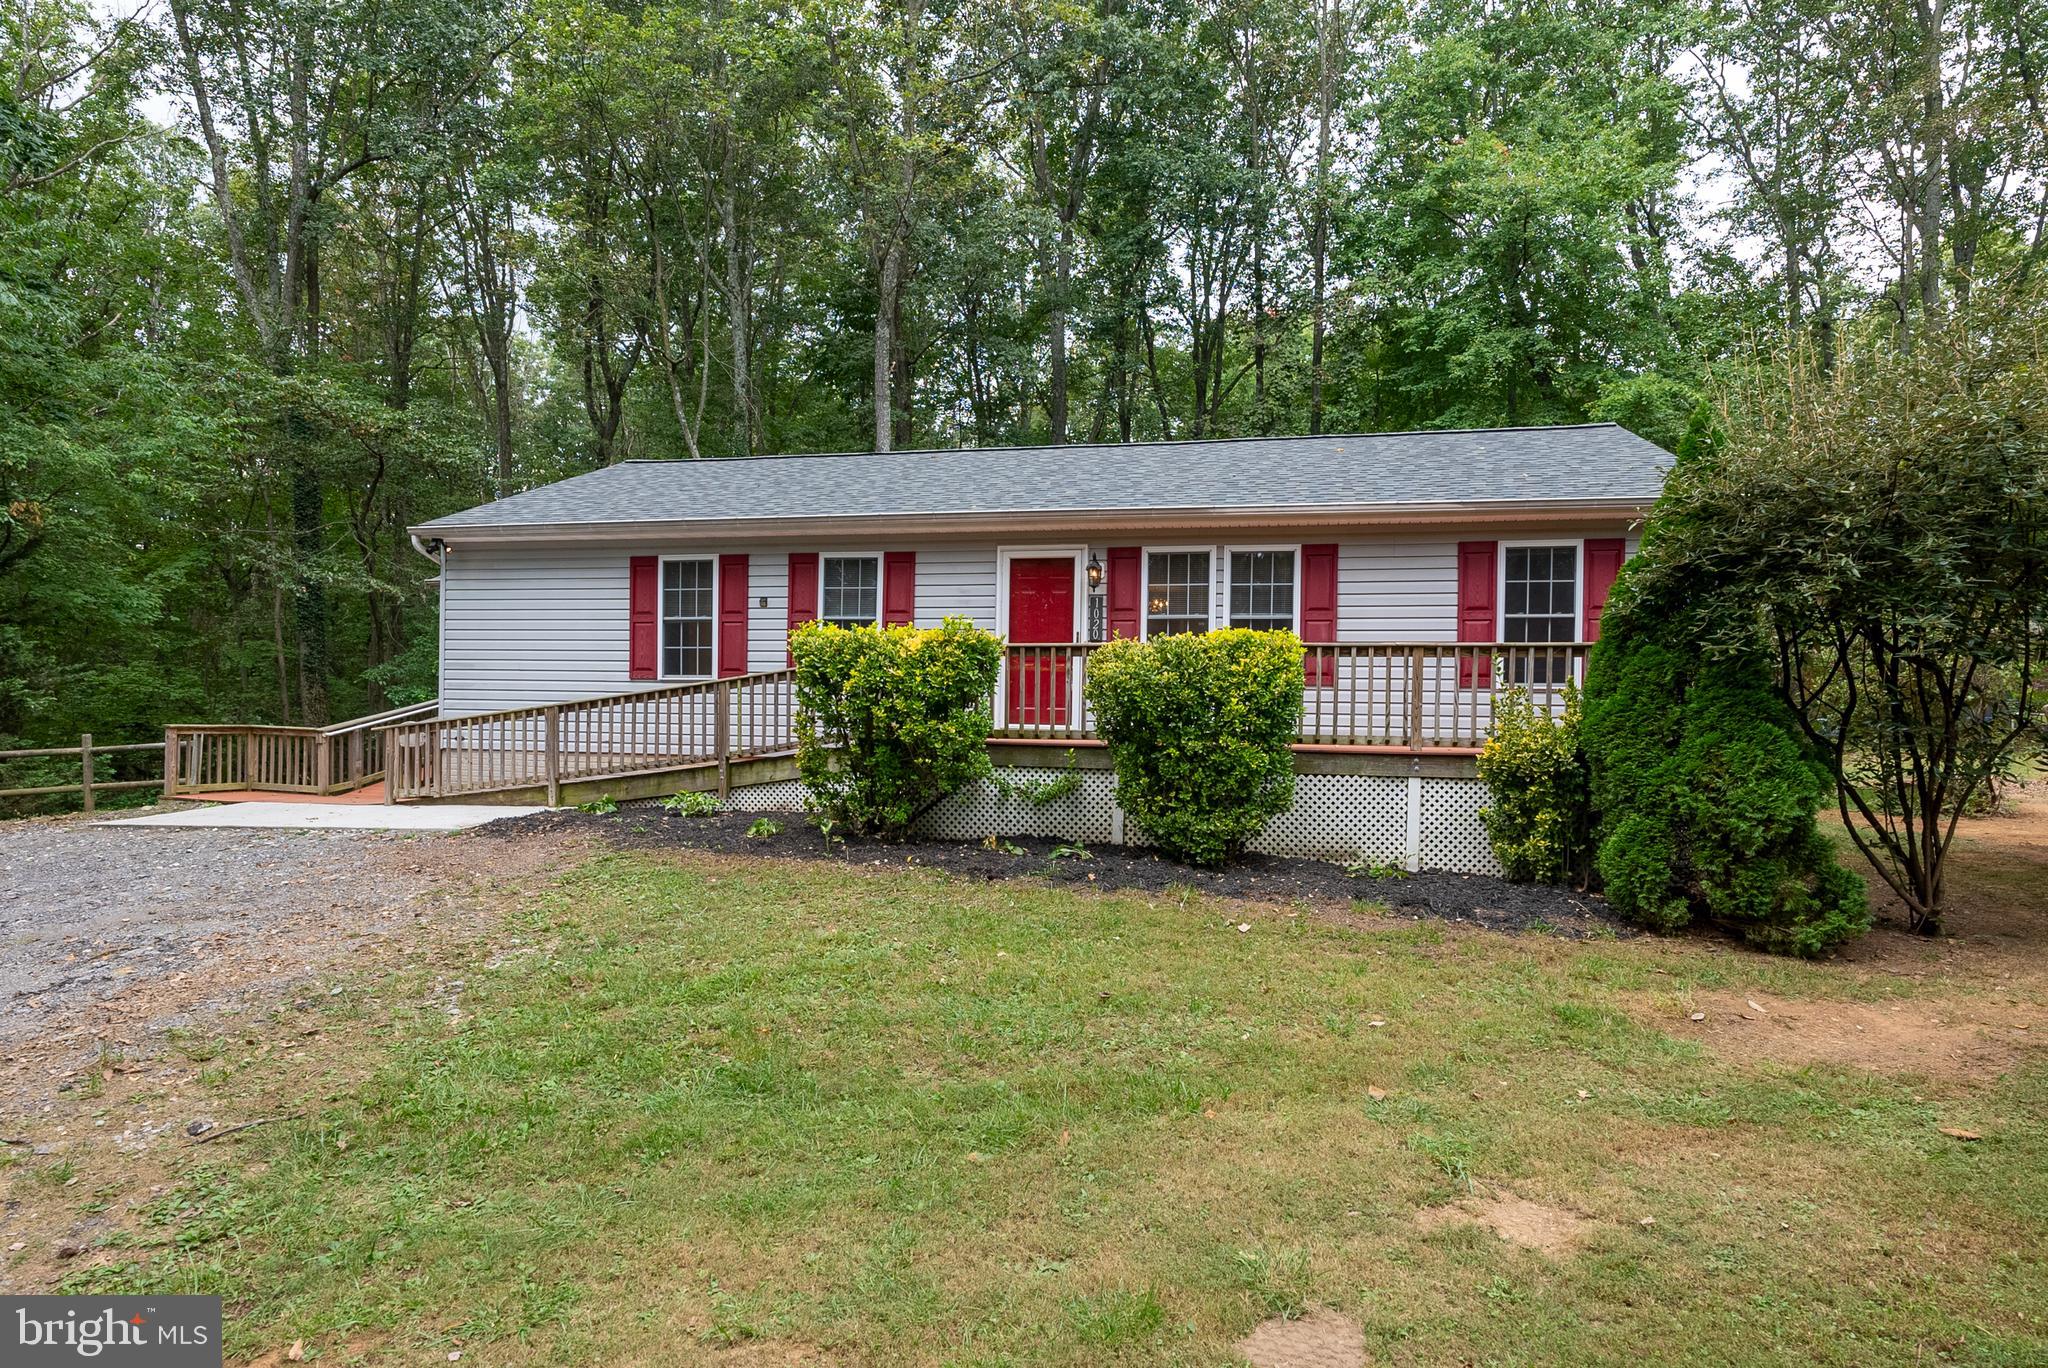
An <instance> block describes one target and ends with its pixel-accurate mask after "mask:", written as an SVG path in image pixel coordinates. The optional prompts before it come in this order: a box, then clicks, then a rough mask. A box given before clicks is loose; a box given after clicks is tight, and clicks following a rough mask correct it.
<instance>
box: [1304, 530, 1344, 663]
mask: <svg viewBox="0 0 2048 1368" xmlns="http://www.w3.org/2000/svg"><path fill="white" fill-rule="evenodd" d="M1301 639H1302V641H1303V643H1304V644H1306V645H1308V646H1311V647H1314V646H1328V645H1332V644H1334V643H1335V642H1336V640H1337V546H1336V543H1334V542H1332V543H1329V544H1326V545H1318V546H1304V547H1302V548H1301ZM1306 674H1307V678H1308V683H1309V684H1310V686H1312V687H1315V688H1323V689H1327V688H1330V687H1332V686H1333V685H1335V684H1336V682H1337V657H1336V654H1335V653H1334V652H1323V653H1321V654H1317V653H1315V652H1313V651H1311V653H1310V657H1309V662H1308V666H1307V670H1306Z"/></svg>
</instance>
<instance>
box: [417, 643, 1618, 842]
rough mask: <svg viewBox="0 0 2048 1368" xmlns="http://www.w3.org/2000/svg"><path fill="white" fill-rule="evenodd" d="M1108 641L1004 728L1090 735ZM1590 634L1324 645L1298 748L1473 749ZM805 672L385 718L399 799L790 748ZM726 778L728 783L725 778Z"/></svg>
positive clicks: (1005, 709) (1007, 680) (1577, 664)
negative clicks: (1507, 698)
mask: <svg viewBox="0 0 2048 1368" xmlns="http://www.w3.org/2000/svg"><path fill="white" fill-rule="evenodd" d="M1096 649H1097V648H1096V647H1094V646H1090V645H1073V646H1012V647H1010V648H1009V649H1008V650H1007V651H1006V652H1005V655H1004V661H1003V668H1002V673H1001V675H1000V677H999V679H998V682H997V685H996V697H995V700H994V702H995V730H994V737H995V738H996V739H1000V740H1011V741H1047V742H1062V741H1087V740H1092V739H1094V737H1095V719H1094V716H1093V713H1092V711H1091V710H1090V709H1089V707H1088V703H1087V694H1086V689H1087V675H1088V660H1089V657H1090V655H1091V654H1092V653H1093V652H1094V651H1095V650H1096ZM1586 649H1587V648H1586V646H1585V644H1584V643H1581V642H1560V643H1556V644H1545V645H1535V646H1532V645H1520V644H1512V645H1510V644H1490V643H1458V644H1451V643H1443V642H1359V643H1348V642H1347V643H1344V644H1341V645H1332V646H1311V647H1309V648H1308V654H1307V659H1306V660H1305V662H1304V664H1303V689H1302V720H1301V732H1300V744H1302V745H1307V746H1340V747H1373V748H1379V749H1397V750H1414V751H1455V750H1461V749H1464V750H1469V749H1474V748H1476V747H1478V746H1479V744H1480V743H1481V742H1482V741H1484V740H1485V739H1486V731H1487V728H1488V727H1489V726H1490V725H1491V724H1492V721H1493V702H1494V699H1495V698H1496V697H1497V696H1498V695H1499V694H1500V692H1502V691H1503V690H1505V689H1507V688H1510V687H1521V688H1524V689H1527V690H1528V691H1529V693H1530V695H1531V696H1532V697H1533V698H1534V699H1535V701H1536V702H1537V703H1538V704H1539V705H1540V706H1543V707H1546V708H1548V709H1550V710H1552V711H1557V710H1560V709H1562V707H1563V704H1564V686H1565V684H1566V683H1567V682H1573V681H1577V680H1579V679H1580V678H1581V677H1582V675H1583V673H1584V669H1585V659H1586ZM795 728H796V684H795V676H794V672H793V671H790V670H773V671H769V672H766V673H763V674H751V675H740V676H737V677H734V678H731V679H721V680H714V681H705V682H701V683H694V684H675V685H669V686H666V687H662V688H655V689H649V690H646V691H644V692H641V693H627V694H613V695H610V696H607V697H604V698H591V699H579V700H577V701H575V702H572V703H559V704H551V705H546V706H540V707H531V708H515V709H510V710H507V711H504V712H491V713H478V714H474V715H472V716H469V717H448V718H425V719H405V720H400V721H396V722H392V723H388V724H385V725H384V726H383V738H384V739H383V748H384V749H383V753H384V754H385V755H387V756H389V757H390V758H391V764H390V765H389V767H388V768H389V773H388V774H387V775H386V777H385V778H386V782H385V788H384V795H385V799H386V801H388V802H403V801H405V800H407V799H412V798H452V797H460V796H462V795H465V794H479V793H494V792H504V791H507V790H513V789H537V790H542V791H544V792H545V793H546V795H547V799H548V802H549V803H550V805H552V804H553V803H554V802H555V801H556V800H557V799H558V798H559V797H560V792H561V786H562V785H563V784H564V783H570V782H577V781H583V780H591V779H611V778H621V779H622V778H627V777H630V776H633V775H640V774H658V773H661V772H663V771H666V770H676V769H684V768H687V767H689V766H693V765H709V764H716V765H719V766H721V767H722V768H721V781H722V779H723V767H726V766H730V765H731V764H732V762H734V761H736V760H751V759H757V758H760V757H762V756H770V755H783V754H787V753H789V752H790V751H792V750H794V749H795V747H796V729H795ZM721 787H723V783H722V782H721Z"/></svg>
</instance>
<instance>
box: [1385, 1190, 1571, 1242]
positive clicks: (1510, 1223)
mask: <svg viewBox="0 0 2048 1368" xmlns="http://www.w3.org/2000/svg"><path fill="white" fill-rule="evenodd" d="M1415 1224H1416V1225H1417V1226H1419V1227H1420V1228H1421V1229H1422V1230H1423V1231H1424V1232H1425V1233H1428V1232H1433V1231H1438V1230H1443V1229H1446V1228H1448V1227H1451V1226H1459V1225H1477V1226H1483V1227H1484V1228H1486V1229H1487V1230H1490V1231H1492V1232H1493V1233H1494V1234H1495V1235H1497V1236H1499V1237H1500V1238H1501V1239H1503V1240H1506V1241H1507V1242H1508V1243H1509V1244H1512V1245H1520V1246H1521V1247H1522V1248H1524V1249H1533V1250H1535V1251H1536V1252H1537V1253H1539V1254H1547V1255H1549V1256H1550V1257H1551V1258H1557V1257H1559V1256H1560V1255H1564V1254H1569V1253H1570V1252H1571V1251H1572V1250H1573V1248H1575V1247H1576V1246H1577V1245H1578V1243H1579V1242H1580V1241H1581V1240H1583V1239H1584V1238H1585V1237H1586V1236H1587V1235H1588V1234H1589V1233H1590V1232H1591V1231H1592V1229H1593V1222H1592V1221H1590V1220H1588V1219H1587V1218H1586V1217H1584V1216H1581V1215H1579V1214H1578V1213H1577V1212H1575V1211H1567V1210H1566V1209H1565V1208H1563V1207H1554V1206H1545V1205H1544V1204H1543V1203H1541V1202H1532V1201H1530V1200H1528V1199H1527V1198H1525V1197H1517V1196H1516V1195H1515V1194H1514V1193H1512V1192H1508V1191H1506V1190H1505V1189H1502V1190H1500V1191H1497V1192H1495V1193H1493V1194H1492V1195H1491V1196H1489V1197H1475V1198H1471V1199H1469V1200H1467V1201H1463V1202H1454V1203H1452V1204H1451V1205H1449V1206H1439V1207H1428V1208H1425V1209H1424V1210H1422V1211H1420V1212H1418V1213H1416V1217H1415Z"/></svg>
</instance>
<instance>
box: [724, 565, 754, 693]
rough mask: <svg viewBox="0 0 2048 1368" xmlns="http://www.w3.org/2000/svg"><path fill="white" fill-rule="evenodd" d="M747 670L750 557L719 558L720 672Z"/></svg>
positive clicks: (730, 672)
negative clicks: (748, 573)
mask: <svg viewBox="0 0 2048 1368" xmlns="http://www.w3.org/2000/svg"><path fill="white" fill-rule="evenodd" d="M746 672H747V558H746V557H745V556H720V557H719V558H718V673H719V676H720V677H721V678H723V677H724V676H726V675H743V674H745V673H746Z"/></svg>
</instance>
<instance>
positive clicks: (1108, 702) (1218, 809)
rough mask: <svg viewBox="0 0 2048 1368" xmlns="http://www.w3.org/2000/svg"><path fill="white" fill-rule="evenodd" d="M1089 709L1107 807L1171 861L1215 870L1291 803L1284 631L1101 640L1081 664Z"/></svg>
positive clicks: (1293, 670) (1291, 727) (1295, 667)
mask: <svg viewBox="0 0 2048 1368" xmlns="http://www.w3.org/2000/svg"><path fill="white" fill-rule="evenodd" d="M1088 702H1089V704H1090V706H1091V707H1093V709H1094V710H1095V717H1096V723H1097V727H1098V729H1099V730H1100V731H1101V734H1102V739H1103V741H1104V742H1105V743H1106V744H1107V745H1108V747H1109V753H1110V756H1111V758H1112V759H1113V760H1114V761H1115V763H1116V782H1117V801H1118V803H1120V804H1121V805H1122V806H1123V808H1124V810H1125V811H1127V812H1129V813H1130V814H1131V816H1133V817H1135V818H1136V819H1137V821H1138V824H1139V825H1140V826H1141V827H1143V828H1144V831H1145V834H1146V835H1147V836H1149V837H1150V838H1151V839H1152V840H1153V841H1155V842H1157V843H1158V845H1159V847H1160V849H1162V850H1164V851H1166V852H1167V853H1168V854H1170V855H1172V856H1174V857H1175V858H1176V859H1181V860H1185V861H1187V862H1189V863H1191V864H1198V865H1218V864H1222V863H1223V862H1224V861H1226V860H1228V859H1230V858H1232V857H1233V856H1235V855H1237V854H1239V853H1240V852H1241V851H1243V849H1244V846H1245V843H1246V842H1247V841H1249V840H1251V838H1252V837H1253V836H1255V835H1257V834H1258V833H1259V831H1260V830H1261V829H1262V828H1263V827H1264V826H1265V824H1266V822H1267V821H1268V820H1270V819H1271V818H1272V817H1274V816H1275V815H1277V814H1278V813H1281V812H1285V811H1286V810H1287V808H1288V806H1289V804H1291V803H1292V802H1293V801H1294V754H1293V752H1292V751H1291V750H1290V749H1289V747H1290V746H1291V745H1292V744H1293V742H1294V739H1295V735H1296V732H1297V730H1298V729H1299V727H1300V725H1301V707H1302V645H1301V641H1300V640H1299V638H1297V637H1296V636H1295V635H1294V634H1293V633H1291V632H1253V631H1246V630H1242V629H1230V630H1226V631H1220V632H1207V633H1202V634H1199V635H1197V634H1192V633H1190V634H1185V635H1176V636H1165V637H1155V638H1154V639H1152V640H1150V641H1131V640H1122V641H1112V642H1110V643H1109V644H1108V645H1106V646H1104V647H1103V648H1102V649H1100V650H1099V651H1097V652H1095V654H1094V655H1093V657H1091V658H1090V660H1089V662H1088Z"/></svg>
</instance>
